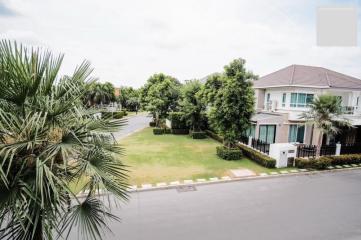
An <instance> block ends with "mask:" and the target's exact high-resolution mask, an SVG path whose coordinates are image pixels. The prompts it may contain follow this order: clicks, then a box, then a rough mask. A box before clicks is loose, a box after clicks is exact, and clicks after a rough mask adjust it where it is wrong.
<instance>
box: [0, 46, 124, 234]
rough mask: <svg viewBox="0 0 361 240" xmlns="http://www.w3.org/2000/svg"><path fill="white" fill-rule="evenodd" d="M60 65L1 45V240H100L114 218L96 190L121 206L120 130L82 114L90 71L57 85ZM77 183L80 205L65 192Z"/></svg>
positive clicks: (76, 73)
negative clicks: (77, 238)
mask: <svg viewBox="0 0 361 240" xmlns="http://www.w3.org/2000/svg"><path fill="white" fill-rule="evenodd" d="M62 60H63V56H62V55H60V56H57V57H54V56H53V55H52V54H51V53H50V52H44V51H41V50H39V49H37V50H36V49H27V48H26V47H23V46H22V45H18V44H16V42H14V43H12V42H10V41H5V40H3V41H1V42H0V163H1V164H0V239H19V240H20V239H24V240H30V239H36V240H40V239H55V238H56V237H55V236H56V235H59V237H60V236H61V237H67V236H66V233H67V232H68V231H70V230H71V228H72V227H73V226H75V225H77V226H78V228H79V232H81V233H83V234H84V237H85V238H86V239H95V238H101V237H102V235H101V234H102V232H103V229H106V228H107V226H106V222H105V220H106V219H107V218H111V219H117V217H115V216H113V215H112V214H111V213H109V211H108V210H107V207H106V206H105V205H104V203H103V202H102V201H101V200H100V199H99V198H97V193H98V192H99V189H101V188H104V189H106V190H108V191H109V192H112V193H113V194H114V195H115V196H116V197H118V198H119V199H122V200H124V199H126V198H127V192H126V189H127V175H126V168H125V166H124V165H123V164H122V163H121V162H120V161H119V160H118V159H117V156H118V154H121V152H122V149H120V148H119V146H117V145H115V143H114V141H113V138H112V136H111V132H113V131H116V130H118V129H119V127H121V126H122V125H123V124H124V123H123V122H122V120H109V119H99V118H96V117H94V110H89V109H88V110H87V109H85V108H84V106H83V104H82V101H81V97H82V96H83V94H84V92H85V89H84V86H85V84H86V83H87V82H88V81H91V78H90V77H89V76H90V73H91V71H92V70H91V69H90V65H89V63H88V62H83V63H82V64H81V65H80V66H79V67H77V68H76V70H75V71H74V73H73V74H72V75H71V76H62V77H60V76H59V69H60V67H61V64H62ZM80 179H83V180H84V181H85V184H84V185H83V189H82V190H84V191H85V192H86V193H87V194H86V196H85V198H78V197H77V196H76V193H75V192H74V191H73V190H72V189H71V188H70V187H69V185H70V183H74V182H77V181H79V180H80Z"/></svg>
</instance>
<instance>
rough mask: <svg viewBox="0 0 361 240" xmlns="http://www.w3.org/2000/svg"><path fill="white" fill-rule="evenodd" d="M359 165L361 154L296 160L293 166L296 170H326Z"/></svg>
mask: <svg viewBox="0 0 361 240" xmlns="http://www.w3.org/2000/svg"><path fill="white" fill-rule="evenodd" d="M357 163H361V154H347V155H340V156H322V157H319V158H309V159H307V158H296V159H295V164H296V167H298V168H313V169H318V170H322V169H326V168H327V167H329V166H332V165H344V164H357Z"/></svg>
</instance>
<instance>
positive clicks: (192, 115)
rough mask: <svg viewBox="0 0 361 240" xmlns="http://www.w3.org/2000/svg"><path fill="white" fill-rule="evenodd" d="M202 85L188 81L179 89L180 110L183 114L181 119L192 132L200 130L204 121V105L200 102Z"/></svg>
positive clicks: (194, 81)
mask: <svg viewBox="0 0 361 240" xmlns="http://www.w3.org/2000/svg"><path fill="white" fill-rule="evenodd" d="M201 89H202V84H201V83H200V82H199V81H197V80H193V81H188V82H187V83H186V84H185V85H183V86H182V88H181V101H180V104H179V105H180V109H181V111H182V112H183V113H184V115H183V119H184V120H185V121H186V122H187V125H189V126H191V129H192V130H193V131H199V130H201V125H202V122H204V120H205V111H206V105H205V104H204V101H202V95H201Z"/></svg>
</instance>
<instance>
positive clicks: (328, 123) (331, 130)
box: [301, 94, 351, 156]
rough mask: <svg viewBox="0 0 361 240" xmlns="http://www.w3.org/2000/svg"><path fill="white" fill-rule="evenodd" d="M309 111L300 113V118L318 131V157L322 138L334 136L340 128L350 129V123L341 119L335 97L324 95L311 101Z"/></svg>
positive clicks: (338, 100)
mask: <svg viewBox="0 0 361 240" xmlns="http://www.w3.org/2000/svg"><path fill="white" fill-rule="evenodd" d="M309 107H310V109H309V111H307V112H304V113H302V115H301V116H302V118H304V119H305V120H306V122H307V123H308V124H311V125H313V126H315V127H316V129H318V130H319V131H320V134H319V136H318V139H317V152H316V155H317V156H319V155H320V150H321V145H322V139H323V136H324V135H325V134H326V135H329V136H332V135H336V134H338V133H339V132H340V131H341V128H342V127H351V124H350V122H349V121H348V120H347V119H345V118H342V116H341V115H342V109H341V99H339V98H338V97H337V96H333V95H329V94H325V95H321V96H319V97H316V98H314V99H313V101H312V103H311V104H310V106H309Z"/></svg>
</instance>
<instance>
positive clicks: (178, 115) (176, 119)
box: [168, 112, 188, 129]
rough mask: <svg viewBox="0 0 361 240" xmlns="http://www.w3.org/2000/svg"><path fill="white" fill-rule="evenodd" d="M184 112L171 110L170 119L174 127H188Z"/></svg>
mask: <svg viewBox="0 0 361 240" xmlns="http://www.w3.org/2000/svg"><path fill="white" fill-rule="evenodd" d="M183 115H184V113H183V112H171V113H169V116H168V119H169V120H170V121H171V123H172V129H186V128H188V126H187V124H186V121H184V120H183V119H182V117H183Z"/></svg>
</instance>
